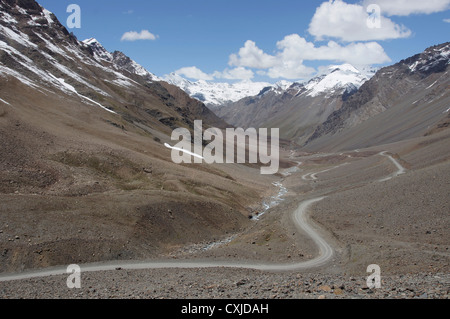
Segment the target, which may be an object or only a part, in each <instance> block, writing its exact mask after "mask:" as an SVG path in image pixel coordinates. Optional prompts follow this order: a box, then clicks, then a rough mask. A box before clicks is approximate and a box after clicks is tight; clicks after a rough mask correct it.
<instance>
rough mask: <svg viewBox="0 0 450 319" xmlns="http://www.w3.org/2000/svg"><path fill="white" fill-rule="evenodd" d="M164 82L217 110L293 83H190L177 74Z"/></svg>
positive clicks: (168, 76)
mask: <svg viewBox="0 0 450 319" xmlns="http://www.w3.org/2000/svg"><path fill="white" fill-rule="evenodd" d="M162 80H163V81H166V82H168V83H170V84H173V85H176V86H178V87H179V88H181V89H182V90H184V91H185V92H186V93H188V94H189V95H190V96H191V97H193V98H195V99H197V100H199V101H201V102H203V103H205V104H206V105H207V106H208V107H210V108H216V107H220V106H224V105H227V104H229V103H233V102H237V101H239V100H241V99H243V98H245V97H247V96H253V95H256V94H258V93H259V92H261V90H263V89H264V88H266V87H274V88H276V89H281V90H283V89H286V88H287V87H289V86H290V85H291V84H292V83H291V82H287V81H280V82H278V83H276V84H275V85H272V84H270V83H266V82H252V81H244V82H237V83H217V82H212V81H204V80H199V81H195V82H192V81H189V80H187V79H185V78H184V77H182V76H181V75H179V74H177V73H171V74H168V75H165V76H163V77H162Z"/></svg>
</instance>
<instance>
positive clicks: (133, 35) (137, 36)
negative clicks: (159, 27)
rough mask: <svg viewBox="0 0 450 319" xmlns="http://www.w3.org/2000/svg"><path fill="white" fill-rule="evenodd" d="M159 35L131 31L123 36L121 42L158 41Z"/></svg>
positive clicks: (145, 31)
mask: <svg viewBox="0 0 450 319" xmlns="http://www.w3.org/2000/svg"><path fill="white" fill-rule="evenodd" d="M157 38H158V36H157V35H154V34H153V33H151V32H150V31H148V30H142V31H141V32H136V31H129V32H125V33H124V34H123V35H122V38H121V39H120V40H121V41H138V40H151V41H153V40H156V39H157Z"/></svg>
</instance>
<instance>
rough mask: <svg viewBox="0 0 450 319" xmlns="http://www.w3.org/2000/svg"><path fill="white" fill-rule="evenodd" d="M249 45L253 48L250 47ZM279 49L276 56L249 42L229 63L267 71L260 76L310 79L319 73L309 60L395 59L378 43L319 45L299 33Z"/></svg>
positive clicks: (365, 62) (360, 62) (364, 61)
mask: <svg viewBox="0 0 450 319" xmlns="http://www.w3.org/2000/svg"><path fill="white" fill-rule="evenodd" d="M249 44H250V45H249ZM249 47H251V50H248V48H249ZM277 48H278V52H276V53H275V55H269V54H267V53H265V52H263V51H262V50H261V49H259V48H258V47H257V46H256V44H254V42H252V41H247V42H246V43H245V46H244V48H242V49H241V50H239V54H232V55H231V56H230V61H229V64H230V65H232V66H237V67H242V68H245V67H247V68H258V69H264V70H265V71H261V70H259V71H258V72H257V74H258V75H267V76H269V77H271V78H286V79H290V80H295V79H303V78H307V77H309V76H311V75H312V74H313V73H314V72H315V69H314V68H311V67H308V66H306V65H304V61H305V60H308V61H318V60H323V61H328V60H329V61H337V62H344V63H350V64H354V65H371V64H381V63H385V62H390V61H391V59H390V58H389V57H388V56H387V54H386V52H385V51H384V49H383V47H382V46H381V45H379V44H378V43H376V42H365V43H350V44H347V45H344V46H343V45H340V44H338V43H336V42H334V41H330V42H328V43H327V45H323V46H318V47H316V46H315V44H314V43H312V42H308V41H306V39H304V38H302V37H300V36H299V35H298V34H291V35H288V36H286V37H285V38H284V39H283V40H281V41H279V42H278V43H277ZM255 52H258V54H255ZM262 61H264V62H262ZM269 62H270V63H269Z"/></svg>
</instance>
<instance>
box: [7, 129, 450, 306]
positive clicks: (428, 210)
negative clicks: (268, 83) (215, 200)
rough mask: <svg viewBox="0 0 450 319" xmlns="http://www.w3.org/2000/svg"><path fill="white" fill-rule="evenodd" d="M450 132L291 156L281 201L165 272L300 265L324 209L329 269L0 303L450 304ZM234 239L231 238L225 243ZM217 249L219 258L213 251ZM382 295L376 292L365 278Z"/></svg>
mask: <svg viewBox="0 0 450 319" xmlns="http://www.w3.org/2000/svg"><path fill="white" fill-rule="evenodd" d="M449 137H450V132H448V130H447V131H443V132H441V133H439V134H435V135H432V136H428V137H424V138H420V139H414V140H409V141H405V142H401V143H395V144H390V145H384V146H382V147H381V146H380V147H375V148H370V149H365V150H350V151H345V152H342V153H335V154H323V153H317V154H307V153H302V152H300V151H297V152H290V153H286V154H285V155H286V157H287V158H288V159H289V160H290V161H292V162H297V163H298V164H299V165H298V167H297V168H295V167H294V168H290V169H288V170H286V171H284V173H285V174H284V175H283V176H282V177H280V178H281V181H280V183H281V184H282V185H283V186H284V187H285V188H286V189H287V191H288V192H287V193H286V194H283V197H282V199H283V200H282V201H281V202H280V203H278V205H276V206H274V207H272V208H271V209H269V211H268V212H267V213H265V214H264V215H263V216H261V217H260V218H258V219H257V220H254V221H252V223H250V226H248V227H246V228H245V229H244V230H242V231H240V232H238V233H236V234H235V235H234V236H232V237H230V236H228V240H225V241H223V242H218V243H217V245H212V246H211V245H210V246H209V247H210V248H209V249H204V248H205V247H208V245H207V244H208V243H206V242H205V243H203V244H196V245H189V246H185V247H182V248H180V249H178V250H175V251H171V252H170V253H168V254H163V255H161V256H159V257H158V258H160V259H161V260H168V259H169V260H172V261H180V262H181V261H186V260H208V261H211V260H212V261H225V260H226V261H230V260H231V261H233V262H245V261H253V262H259V263H278V264H280V263H296V262H302V261H307V260H310V259H313V258H315V257H316V256H317V255H318V254H319V252H318V248H317V246H316V243H315V242H314V241H313V240H312V239H311V238H310V237H309V236H308V235H307V234H306V233H304V232H302V231H301V230H299V229H298V228H297V227H296V225H295V223H294V222H293V220H292V212H293V211H295V210H296V209H297V207H298V206H299V204H300V203H302V202H304V201H306V200H309V199H314V198H318V197H324V199H323V200H321V201H318V202H316V203H314V204H313V205H312V206H311V207H310V208H309V210H308V211H309V216H310V222H311V224H312V225H313V227H314V228H315V229H316V231H317V232H318V233H319V234H320V235H321V236H322V237H323V239H324V240H325V241H326V242H327V243H329V244H330V245H331V246H332V248H333V251H334V254H333V257H332V259H331V260H330V261H329V262H328V263H327V264H325V265H323V266H320V267H316V268H311V269H305V270H297V271H289V272H276V271H260V270H251V269H230V268H224V267H220V268H208V269H204V268H197V269H148V270H126V269H120V268H117V269H116V270H111V271H96V272H87V273H82V277H81V280H82V288H81V289H73V290H70V289H68V288H67V286H66V280H67V276H68V275H59V276H52V277H43V278H33V279H26V280H20V281H10V282H0V298H448V297H449V292H450V252H449V247H450V243H449V238H450V233H449V232H450V227H449V224H450V223H449V222H450V214H449V207H450V206H449V198H450V187H449V183H450V182H449V181H450V138H449ZM224 238H225V239H226V237H224ZM211 247H212V248H211ZM371 264H376V265H379V266H380V269H381V278H382V282H381V288H379V289H368V287H367V282H366V279H367V276H369V275H370V274H369V273H368V272H367V267H368V266H369V265H371Z"/></svg>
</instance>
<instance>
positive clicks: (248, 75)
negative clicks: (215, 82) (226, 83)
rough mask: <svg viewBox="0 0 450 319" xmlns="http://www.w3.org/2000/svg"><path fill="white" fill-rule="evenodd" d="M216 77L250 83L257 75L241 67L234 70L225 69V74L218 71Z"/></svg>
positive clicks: (215, 73)
mask: <svg viewBox="0 0 450 319" xmlns="http://www.w3.org/2000/svg"><path fill="white" fill-rule="evenodd" d="M214 77H215V78H218V79H226V80H241V81H248V80H251V79H253V78H254V77H255V74H254V73H253V71H252V70H249V69H246V68H244V67H241V66H240V67H237V68H234V69H225V70H224V71H223V72H217V71H216V72H214Z"/></svg>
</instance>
